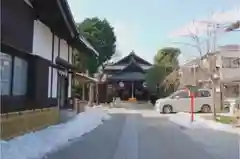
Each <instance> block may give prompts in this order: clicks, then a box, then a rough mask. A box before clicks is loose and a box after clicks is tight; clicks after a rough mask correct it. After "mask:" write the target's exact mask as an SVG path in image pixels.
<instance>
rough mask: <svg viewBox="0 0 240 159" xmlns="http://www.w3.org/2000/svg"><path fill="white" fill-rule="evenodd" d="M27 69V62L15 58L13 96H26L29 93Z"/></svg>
mask: <svg viewBox="0 0 240 159" xmlns="http://www.w3.org/2000/svg"><path fill="white" fill-rule="evenodd" d="M27 68H28V64H27V62H26V61H25V60H23V59H21V58H18V57H15V58H14V70H13V95H25V94H26V91H27Z"/></svg>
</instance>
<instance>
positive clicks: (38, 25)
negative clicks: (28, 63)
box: [33, 20, 52, 61]
mask: <svg viewBox="0 0 240 159" xmlns="http://www.w3.org/2000/svg"><path fill="white" fill-rule="evenodd" d="M33 54H36V55H39V56H41V57H43V58H45V59H48V60H50V61H51V59H52V32H51V31H50V29H49V28H48V27H47V26H46V25H45V24H43V23H42V22H40V21H39V20H34V30H33Z"/></svg>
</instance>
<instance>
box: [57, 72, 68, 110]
mask: <svg viewBox="0 0 240 159" xmlns="http://www.w3.org/2000/svg"><path fill="white" fill-rule="evenodd" d="M67 99H68V78H67V76H63V75H60V74H59V76H58V105H59V107H60V108H66V107H67V105H68V103H67Z"/></svg>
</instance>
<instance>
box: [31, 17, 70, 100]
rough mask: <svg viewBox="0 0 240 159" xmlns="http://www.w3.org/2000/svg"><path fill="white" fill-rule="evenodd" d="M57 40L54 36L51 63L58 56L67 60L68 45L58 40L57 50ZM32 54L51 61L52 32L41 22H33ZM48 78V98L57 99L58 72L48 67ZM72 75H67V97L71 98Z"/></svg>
mask: <svg viewBox="0 0 240 159" xmlns="http://www.w3.org/2000/svg"><path fill="white" fill-rule="evenodd" d="M58 43H59V38H58V37H57V36H56V35H55V36H54V54H53V63H55V59H56V57H57V56H58V52H59V50H58V49H60V52H59V53H60V54H59V56H60V57H61V58H63V59H64V60H66V61H67V60H68V44H67V43H66V41H65V40H63V39H60V48H58ZM69 53H70V54H69V63H72V48H71V47H69ZM33 54H36V55H39V56H41V57H43V58H45V59H48V60H50V61H52V32H51V30H50V29H49V28H48V27H47V26H46V25H45V24H43V23H42V22H40V21H38V20H35V21H34V36H33ZM52 70H53V82H52V94H51V74H52ZM48 73H49V78H48V97H53V98H54V97H57V80H58V79H57V78H58V71H57V69H55V68H52V69H51V68H50V67H49V72H48ZM71 76H72V75H71V74H69V87H68V97H71V82H72V80H71V79H72V77H71Z"/></svg>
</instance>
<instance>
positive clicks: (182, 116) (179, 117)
mask: <svg viewBox="0 0 240 159" xmlns="http://www.w3.org/2000/svg"><path fill="white" fill-rule="evenodd" d="M194 117H195V120H194V121H193V122H191V120H190V114H189V113H183V112H179V113H177V114H175V115H172V116H169V120H170V121H172V122H174V123H176V124H178V125H180V126H183V127H187V128H193V129H199V128H200V129H201V128H206V129H214V130H220V131H225V132H232V133H238V134H240V132H239V131H236V129H234V128H233V127H232V126H231V125H228V124H222V123H219V122H215V121H213V120H206V119H204V118H202V117H200V116H199V115H198V114H195V115H194Z"/></svg>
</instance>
